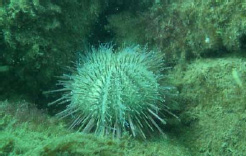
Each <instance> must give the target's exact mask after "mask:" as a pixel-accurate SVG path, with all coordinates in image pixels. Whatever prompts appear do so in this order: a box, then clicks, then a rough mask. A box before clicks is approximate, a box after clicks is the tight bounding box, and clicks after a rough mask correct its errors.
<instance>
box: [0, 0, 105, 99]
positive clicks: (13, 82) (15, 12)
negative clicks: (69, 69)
mask: <svg viewBox="0 0 246 157" xmlns="http://www.w3.org/2000/svg"><path fill="white" fill-rule="evenodd" d="M102 10H103V7H102V4H101V2H100V1H98V0H93V1H83V2H77V1H75V0H73V1H52V2H51V1H50V0H43V1H39V0H30V1H29V0H10V1H8V2H7V1H6V2H5V3H4V4H3V6H2V7H1V8H0V28H1V32H0V41H1V44H0V49H1V55H0V62H1V63H0V69H3V68H2V67H4V68H5V69H4V70H0V76H1V77H0V80H1V81H0V82H1V87H3V88H1V89H0V92H1V93H3V95H5V97H6V96H7V97H8V96H9V95H13V93H17V94H19V95H20V94H23V95H25V96H29V98H31V99H32V100H36V99H37V98H38V97H39V96H40V94H41V93H42V90H47V88H49V87H50V86H52V84H54V83H53V82H52V81H54V76H57V75H60V74H61V69H62V68H61V67H65V66H66V65H69V64H71V60H73V61H74V60H75V55H76V52H77V51H79V50H81V49H82V46H83V43H86V38H87V37H88V35H89V33H90V30H91V26H92V25H93V24H94V23H95V21H96V20H97V18H98V16H99V14H100V13H101V12H102ZM6 67H7V68H6ZM3 95H2V96H3Z"/></svg>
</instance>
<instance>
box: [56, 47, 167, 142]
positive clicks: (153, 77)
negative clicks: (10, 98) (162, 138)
mask: <svg viewBox="0 0 246 157" xmlns="http://www.w3.org/2000/svg"><path fill="white" fill-rule="evenodd" d="M80 60H81V61H80V63H78V64H77V65H76V70H75V72H74V73H73V74H71V75H64V79H63V80H62V81H60V83H59V84H61V85H62V86H63V88H62V89H59V90H56V91H63V92H64V94H63V96H62V97H61V98H60V99H58V100H56V101H55V102H54V103H58V104H62V103H67V102H69V103H68V105H67V107H66V109H65V110H64V111H63V112H61V113H59V115H60V116H63V117H66V116H69V115H73V117H75V118H74V120H73V122H72V124H71V126H70V127H71V128H74V127H78V128H79V129H80V130H81V131H82V132H94V133H96V134H101V135H108V134H112V135H113V136H115V137H120V136H121V135H122V133H124V132H129V133H130V134H132V135H133V136H138V135H140V136H143V137H144V138H146V133H148V132H150V131H152V130H154V129H158V130H159V131H160V132H162V130H161V128H160V127H159V124H160V122H161V123H165V120H164V119H163V118H161V116H160V115H159V114H160V112H159V110H160V109H161V108H163V106H164V105H163V102H164V96H163V93H162V88H163V87H162V86H161V84H160V80H161V78H162V75H161V70H160V69H161V68H162V67H163V61H162V59H161V57H159V56H158V55H157V54H156V53H154V52H152V51H150V52H147V49H146V48H144V49H141V48H140V47H138V46H135V47H125V48H122V49H119V50H118V51H117V52H113V47H112V46H100V47H99V48H98V49H92V51H91V52H89V53H88V54H86V55H85V56H83V57H82V58H81V59H80Z"/></svg>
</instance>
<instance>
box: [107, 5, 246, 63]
mask: <svg viewBox="0 0 246 157" xmlns="http://www.w3.org/2000/svg"><path fill="white" fill-rule="evenodd" d="M245 8H246V5H245V4H244V3H243V2H241V1H237V2H235V1H231V2H228V1H210V0H209V1H206V2H204V1H190V0H185V1H172V2H168V1H160V2H159V3H155V5H153V6H152V7H150V8H149V10H147V11H146V10H142V11H139V12H137V13H132V12H126V13H119V14H114V15H111V16H109V17H108V21H109V24H108V26H107V27H106V28H107V29H109V30H110V31H112V32H114V33H115V40H116V41H117V42H118V43H119V44H121V43H122V42H125V43H138V44H146V43H148V44H149V45H151V46H154V47H158V48H160V49H161V50H163V52H164V53H165V54H166V58H167V60H169V61H175V62H176V61H180V60H187V59H188V60H190V59H193V58H195V57H215V56H216V57H218V56H224V54H225V53H228V52H230V53H232V52H238V53H241V52H242V50H245V47H246V46H245V43H246V37H245V36H246V35H245V27H246V16H245V15H244V14H243V10H245ZM123 21H124V22H123Z"/></svg>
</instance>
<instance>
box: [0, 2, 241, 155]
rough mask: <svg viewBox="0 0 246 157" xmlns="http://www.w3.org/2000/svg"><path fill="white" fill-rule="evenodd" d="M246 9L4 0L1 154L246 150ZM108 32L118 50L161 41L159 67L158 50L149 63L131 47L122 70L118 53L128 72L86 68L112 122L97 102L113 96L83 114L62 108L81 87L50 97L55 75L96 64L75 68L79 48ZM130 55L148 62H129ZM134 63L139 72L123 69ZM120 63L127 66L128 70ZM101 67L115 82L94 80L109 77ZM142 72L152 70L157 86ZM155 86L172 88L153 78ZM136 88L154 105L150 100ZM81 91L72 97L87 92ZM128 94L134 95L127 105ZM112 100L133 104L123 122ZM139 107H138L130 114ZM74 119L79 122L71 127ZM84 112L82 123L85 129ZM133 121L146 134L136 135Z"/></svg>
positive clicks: (0, 20)
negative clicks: (64, 114) (59, 101)
mask: <svg viewBox="0 0 246 157" xmlns="http://www.w3.org/2000/svg"><path fill="white" fill-rule="evenodd" d="M245 9H246V5H245V3H243V2H240V1H231V2H229V1H223V0H221V1H212V0H208V1H196V0H183V1H180V0H174V1H172V2H171V1H167V0H156V1H150V0H144V1H140V0H137V1H132V0H127V1H119V0H118V1H112V0H106V1H102V0H92V1H89V0H85V1H82V0H81V1H78V0H60V1H50V0H42V1H41V0H0V155H6V156H10V155H17V156H19V155H41V156H42V155H98V156H100V155H150V156H151V155H245V154H246V148H245V147H244V146H245V144H246V143H245V140H244V139H246V137H245V135H246V132H245V130H246V112H245V109H246V96H245V95H246V90H245V88H244V87H245V85H246V84H245V81H246V79H245V78H246V59H245V54H246V49H245V47H246V40H245V39H246V32H245V30H246V16H245V14H244V12H245ZM105 43H109V45H111V46H113V49H114V52H113V53H116V52H117V53H118V52H120V51H118V50H121V48H122V47H123V48H124V47H131V46H135V45H139V47H141V48H143V49H144V50H145V49H147V50H148V52H155V53H158V57H159V58H158V59H160V60H162V61H163V62H162V64H160V65H161V67H156V66H153V63H151V61H152V60H150V61H149V62H148V61H147V62H146V65H147V66H143V65H145V62H143V64H142V62H138V61H139V60H141V59H140V58H141V57H140V58H137V59H132V60H131V57H129V58H130V59H129V60H130V62H127V59H124V64H126V67H127V66H128V70H126V71H124V70H125V65H124V66H123V65H118V64H114V68H115V69H120V68H119V67H121V70H122V69H123V70H122V71H124V74H123V72H122V71H120V72H118V73H114V72H112V70H111V73H110V75H109V74H108V73H109V72H108V71H107V70H105V72H102V71H103V70H99V71H100V75H98V74H97V73H96V74H95V76H96V77H91V78H93V79H92V82H94V83H90V84H88V85H89V86H91V88H89V89H91V92H90V93H89V92H88V93H89V94H88V93H87V94H88V97H89V98H91V97H92V95H93V96H98V98H96V100H98V101H99V100H101V97H100V96H104V98H102V100H105V101H104V103H103V104H104V105H105V104H106V108H107V106H110V107H111V108H110V110H109V111H110V112H107V114H106V118H107V116H108V119H110V118H112V119H110V120H108V122H109V123H107V125H108V126H106V125H105V124H104V123H103V122H104V121H103V120H101V117H100V114H99V113H105V110H106V108H104V109H102V110H101V109H98V112H93V115H92V112H91V114H90V112H88V113H87V115H89V116H91V117H90V118H88V119H87V120H85V121H84V122H83V123H80V122H79V121H80V120H83V119H82V118H78V117H76V116H78V115H76V114H68V116H67V117H65V118H62V119H61V118H59V117H58V116H56V114H58V113H60V112H62V111H64V110H66V109H67V105H68V104H69V103H70V101H74V100H76V99H79V98H81V97H73V100H71V99H70V98H71V95H70V94H71V93H70V94H68V98H66V100H67V102H65V103H64V104H60V105H58V104H54V105H48V104H49V103H51V102H54V101H55V100H57V99H59V98H61V97H62V95H63V94H64V93H63V92H55V93H52V92H50V91H54V90H57V89H63V87H64V84H63V83H62V82H60V83H59V80H62V78H61V77H60V76H63V75H64V74H66V76H68V78H69V76H83V77H85V78H89V77H90V76H94V75H93V74H94V71H91V72H89V73H88V74H87V75H85V76H84V75H83V74H81V75H78V69H76V68H78V67H80V66H81V67H82V69H83V65H81V64H82V63H83V64H84V62H85V60H83V59H85V58H83V57H81V56H83V55H85V56H86V54H88V53H90V52H91V47H94V48H95V49H97V48H98V47H100V45H102V44H105ZM127 51H128V50H127ZM129 51H130V50H129ZM127 53H128V52H127ZM138 53H140V54H141V53H142V54H144V53H145V52H141V51H139V52H138ZM149 54H151V53H149ZM140 56H141V55H140ZM101 60H103V59H99V61H98V62H99V63H100V61H101ZM136 60H137V61H136ZM125 61H126V62H125ZM155 61H157V60H154V62H155ZM130 63H131V64H132V63H134V64H135V63H136V64H137V67H144V68H143V69H144V70H143V69H141V68H139V69H140V70H139V69H138V68H137V69H138V70H135V71H134V70H132V68H129V67H133V66H132V65H131V66H129V65H130ZM105 64H106V63H105ZM110 64H111V63H110ZM86 66H88V67H90V66H93V68H95V67H96V66H95V64H89V63H88V65H86ZM108 67H109V69H110V68H111V67H112V65H109V66H108ZM146 67H147V68H146ZM131 70H132V71H134V73H137V75H136V76H134V75H128V74H129V73H130V71H131ZM141 70H142V71H145V72H146V71H147V72H148V76H150V75H151V76H152V73H153V76H155V77H147V74H146V73H142V71H141ZM95 71H96V70H95ZM109 71H110V70H109ZM132 71H131V72H132ZM156 71H161V74H162V75H161V78H163V79H156V78H160V77H159V73H156ZM112 73H113V74H112ZM139 73H140V74H139ZM111 74H112V75H111ZM138 74H139V75H138ZM142 74H146V75H142ZM123 75H124V76H128V77H125V78H126V79H122V78H123V77H122V76H123ZM87 76H88V77H87ZM103 76H112V77H106V78H108V82H110V81H111V82H112V81H115V82H114V83H112V84H113V85H114V86H117V88H116V87H115V88H114V87H113V86H112V87H111V86H110V88H111V89H108V90H102V93H100V94H98V95H97V94H96V93H97V92H98V91H99V88H95V87H100V89H106V88H109V87H106V86H105V85H103V83H101V84H102V86H99V85H101V84H100V82H103V81H104V79H103ZM157 76H158V77H157ZM71 78H74V77H71ZM95 78H99V79H95ZM111 78H114V79H111ZM78 80H83V79H82V78H81V79H78ZM132 80H134V81H132ZM146 80H152V82H154V81H157V82H156V83H155V87H156V88H153V86H150V85H152V84H148V83H146V82H148V81H146ZM127 81H128V82H127ZM150 82H151V81H150ZM70 83H71V84H70ZM73 83H78V84H79V81H78V82H76V81H73V79H71V81H70V82H69V83H68V84H65V86H66V85H67V86H69V87H68V88H66V89H68V91H65V92H68V93H69V92H71V91H73V90H71V89H72V88H71V87H73V86H74V84H73ZM72 84H73V86H72ZM105 84H106V83H105ZM108 84H109V83H108ZM122 84H127V85H129V84H131V87H129V88H128V87H124V88H123V86H122ZM70 85H71V86H70ZM140 87H143V88H140ZM147 87H151V90H147V89H148V88H147ZM80 88H81V89H82V88H83V87H80ZM159 88H161V89H162V88H164V89H165V90H167V92H159V90H155V89H159ZM124 89H128V90H124ZM131 89H134V90H131ZM106 91H109V92H108V93H107V94H105V92H106ZM119 91H123V92H119ZM124 91H128V92H129V91H134V92H135V93H134V92H133V93H131V94H130V95H131V96H132V98H135V99H131V98H129V97H126V96H125V95H126V94H124ZM146 91H147V92H146ZM153 91H155V92H153ZM78 93H79V92H78ZM139 93H140V97H142V98H143V99H142V100H146V101H148V104H150V106H152V107H153V106H154V107H153V108H155V107H156V106H158V108H156V109H157V110H155V111H154V110H153V108H152V109H151V111H148V110H149V108H148V107H146V106H148V105H144V104H145V102H146V101H144V102H143V101H141V99H139V98H140V97H137V96H138V94H139ZM83 95H84V94H83ZM107 95H109V96H107ZM90 96H91V97H90ZM106 97H107V98H110V99H112V100H113V101H108V99H106ZM159 97H160V98H159ZM93 98H94V97H93ZM147 98H148V99H147ZM163 100H165V102H160V101H163ZM74 102H77V101H74ZM82 102H83V103H77V104H78V105H80V106H83V105H84V104H85V103H87V101H85V100H84V99H83V101H82ZM89 102H90V101H89ZM93 102H97V101H94V100H93ZM112 102H113V103H112ZM124 102H127V104H128V106H130V105H129V104H137V105H135V106H137V107H133V108H130V109H131V110H133V111H131V110H130V109H128V110H127V109H126V110H125V108H127V107H128V106H127V104H124ZM137 102H141V103H137ZM77 104H76V105H77ZM95 104H96V103H89V104H88V105H89V106H93V105H94V107H95ZM98 104H100V103H98ZM109 104H110V105H109ZM114 104H117V105H118V106H119V104H121V105H122V106H124V105H125V106H126V107H125V108H124V107H122V106H121V109H124V113H125V114H122V115H121V116H120V117H121V120H122V119H124V118H125V119H124V121H121V123H120V122H118V121H117V119H114V117H117V116H118V113H123V111H122V112H121V111H118V110H119V109H118V108H117V111H116V107H114ZM164 106H165V107H168V109H167V108H165V107H164ZM104 107H105V106H104ZM138 107H139V108H138ZM99 108H100V107H99ZM93 109H95V108H93ZM70 111H72V110H70ZM80 111H81V110H80ZM82 111H83V110H82ZM94 111H95V110H94ZM99 111H101V112H99ZM138 111H139V113H138ZM145 111H148V113H149V115H145V114H144V113H146V112H145ZM112 112H114V113H112ZM134 114H135V115H137V116H135V117H137V118H135V119H134V117H133V118H129V116H133V115H134ZM138 114H139V115H140V116H138ZM83 115H84V114H83V113H81V116H83ZM126 115H128V116H126ZM123 117H124V118H123ZM143 117H147V118H146V119H147V120H146V119H145V118H143ZM76 118H78V120H77V121H76V120H75V119H76ZM151 118H153V119H151ZM94 119H97V120H98V119H99V120H98V122H99V121H100V124H99V123H93V122H95V120H94ZM160 119H161V121H160ZM73 121H74V122H75V123H76V125H75V123H74V126H75V127H72V129H69V127H70V126H71V122H73ZM146 121H147V122H146ZM163 121H165V122H166V124H165V125H163V124H162V123H164V122H163ZM91 123H93V125H92V124H91ZM102 123H103V124H102ZM81 124H85V128H87V129H84V131H83V129H81V130H80V131H78V130H79V128H80V127H81V128H83V126H81ZM119 125H121V127H119ZM141 125H143V126H141ZM149 125H150V127H149ZM95 126H106V127H105V128H104V129H102V130H103V131H104V133H105V132H106V133H105V134H103V135H104V136H102V134H97V133H96V131H95V128H96V127H95ZM89 127H92V128H90V129H88V128H89ZM93 127H94V128H93ZM146 127H147V128H152V127H153V131H152V129H144V128H146ZM108 128H109V129H108ZM118 128H121V129H122V130H120V134H121V136H119V137H118V136H116V137H115V136H113V135H112V134H114V131H112V132H111V131H109V130H113V129H118ZM135 128H136V130H137V131H136V132H135ZM142 128H143V129H142ZM99 130H100V128H99ZM141 131H143V132H144V133H141ZM100 132H102V131H101V130H100ZM108 132H111V133H108ZM118 132H119V131H118ZM161 132H163V134H162V133H161ZM137 133H139V134H142V135H143V134H144V135H146V137H145V138H141V137H138V136H136V137H135V134H137Z"/></svg>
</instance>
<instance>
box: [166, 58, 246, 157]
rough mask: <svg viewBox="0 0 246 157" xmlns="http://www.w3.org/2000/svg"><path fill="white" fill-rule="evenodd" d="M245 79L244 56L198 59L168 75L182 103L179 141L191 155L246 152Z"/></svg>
mask: <svg viewBox="0 0 246 157" xmlns="http://www.w3.org/2000/svg"><path fill="white" fill-rule="evenodd" d="M171 78H172V79H171ZM173 78H175V79H173ZM245 78H246V60H245V59H244V58H221V59H201V60H197V61H194V62H192V63H190V64H187V65H185V66H184V65H183V66H177V67H176V68H175V69H174V71H173V73H172V74H170V79H171V80H172V81H173V83H174V84H175V85H176V86H177V87H178V88H179V90H180V95H181V96H182V97H183V101H182V102H183V105H184V106H186V107H185V109H184V111H183V112H182V114H181V116H180V118H181V120H182V122H183V125H182V126H181V127H180V129H181V131H180V130H179V129H177V130H179V131H180V132H179V135H181V136H180V142H181V141H183V142H184V143H186V145H187V146H189V147H190V148H191V150H192V152H193V155H244V154H245V153H246V149H245V147H244V146H245V144H246V143H245V140H244V139H245V138H246V136H245V135H246V132H245V130H246V123H245V120H246V112H245V108H246V105H245V101H246V96H245V95H246V90H245V89H246V88H245V87H246V84H245V82H246V79H245Z"/></svg>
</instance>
